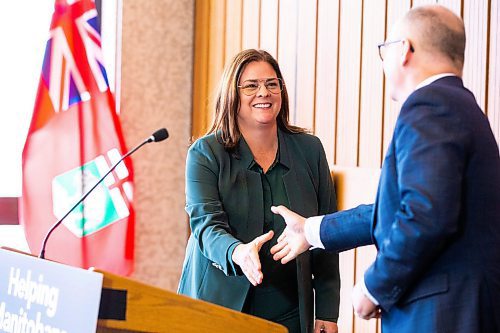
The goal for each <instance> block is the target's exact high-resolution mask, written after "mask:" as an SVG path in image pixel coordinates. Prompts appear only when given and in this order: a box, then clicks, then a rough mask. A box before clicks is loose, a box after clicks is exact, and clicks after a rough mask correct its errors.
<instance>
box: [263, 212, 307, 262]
mask: <svg viewBox="0 0 500 333" xmlns="http://www.w3.org/2000/svg"><path fill="white" fill-rule="evenodd" d="M271 210H272V212H273V213H274V214H279V215H281V216H282V217H283V218H284V219H285V222H286V228H285V230H284V231H283V233H282V234H281V235H280V236H279V237H278V243H277V244H276V245H275V246H273V247H272V248H271V254H273V259H274V260H276V261H277V260H281V263H282V264H286V263H287V262H289V261H291V260H293V259H295V258H297V256H298V255H299V254H301V253H302V252H305V251H307V250H308V249H309V248H310V247H311V245H310V244H309V243H308V242H307V240H306V236H305V234H304V225H305V222H306V219H305V218H304V217H302V216H300V215H299V214H297V213H294V212H292V211H291V210H289V209H288V208H286V207H285V206H278V207H274V206H273V207H271Z"/></svg>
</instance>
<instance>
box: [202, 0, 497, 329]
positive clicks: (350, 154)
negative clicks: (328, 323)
mask: <svg viewBox="0 0 500 333" xmlns="http://www.w3.org/2000/svg"><path fill="white" fill-rule="evenodd" d="M435 2H438V3H440V4H443V5H444V6H446V7H448V8H451V9H452V10H453V11H455V13H457V14H459V15H461V16H462V17H463V18H464V21H465V24H466V32H467V43H468V45H467V51H466V67H465V71H464V82H465V85H466V86H467V87H468V88H469V89H471V90H472V91H473V92H474V94H475V95H476V97H477V99H478V102H479V104H480V105H481V106H482V107H483V108H484V110H485V112H486V114H487V116H488V118H489V120H490V123H491V126H492V129H493V131H494V133H495V136H496V138H497V140H498V139H499V138H500V74H499V71H498V65H499V63H500V43H499V39H498V37H497V36H498V34H499V33H500V23H499V22H500V12H499V10H500V9H499V5H498V0H492V1H488V0H470V1H465V0H438V1H435V0H307V1H305V0H198V1H197V2H196V6H197V7H196V31H195V44H196V46H195V63H194V87H193V89H194V94H193V135H195V136H196V135H199V134H200V133H201V132H200V131H199V128H201V127H203V126H205V125H204V124H205V123H207V122H208V121H209V119H210V117H209V115H210V114H211V112H212V106H210V108H207V107H206V106H205V105H206V101H208V100H210V101H212V92H213V90H214V89H215V85H216V82H218V79H219V76H220V72H221V71H222V64H223V62H224V61H227V60H228V59H229V58H230V57H232V56H233V55H234V53H236V52H237V51H240V50H241V49H244V48H264V49H266V50H267V51H269V52H270V53H271V54H273V55H274V56H275V57H277V59H278V62H279V64H280V67H281V69H282V72H283V75H284V78H285V82H286V85H287V90H288V93H289V98H290V118H291V122H292V123H294V124H297V125H299V126H304V127H309V128H311V129H312V130H313V132H314V133H315V134H316V135H317V136H318V137H319V138H320V139H321V140H322V142H323V145H324V147H325V151H326V154H327V158H328V162H329V164H330V166H331V167H332V168H333V167H334V164H336V165H335V167H336V168H338V167H348V166H361V167H368V168H379V167H380V165H381V163H382V159H383V157H384V155H385V152H386V150H387V146H388V144H389V142H390V140H391V139H392V133H393V129H394V124H395V122H396V119H397V116H398V113H399V108H400V103H395V102H393V101H392V100H391V98H390V96H389V94H388V87H387V83H386V82H385V80H384V78H383V72H382V64H381V62H380V60H379V58H378V54H377V47H376V45H377V44H378V43H380V42H381V41H383V40H384V39H386V38H387V35H388V33H389V30H390V29H391V27H392V26H393V24H394V23H395V22H396V20H397V19H399V18H400V17H402V16H403V15H404V13H406V12H407V10H408V9H410V8H411V7H413V6H419V5H422V4H427V3H435ZM210 105H211V104H210ZM202 125H203V126H202ZM375 253H376V252H375V250H374V248H373V247H365V248H360V249H357V250H356V251H354V250H353V251H347V252H345V253H342V254H341V256H340V266H341V276H342V289H341V317H340V319H339V328H340V332H341V333H348V332H366V333H368V332H370V333H375V332H380V321H368V322H366V321H361V320H358V319H356V318H355V317H354V316H353V312H352V307H351V298H350V293H351V290H352V286H353V285H354V283H356V281H358V282H359V279H360V278H361V277H362V275H363V272H364V270H365V268H366V267H367V266H368V265H370V264H371V262H372V260H373V258H374V256H375Z"/></svg>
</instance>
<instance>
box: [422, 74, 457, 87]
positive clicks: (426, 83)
mask: <svg viewBox="0 0 500 333" xmlns="http://www.w3.org/2000/svg"><path fill="white" fill-rule="evenodd" d="M446 76H456V74H453V73H441V74H436V75H433V76H429V77H428V78H427V79H425V80H423V81H422V82H420V83H419V84H418V85H417V86H416V87H415V90H417V89H420V88H423V87H425V86H428V85H429V84H431V83H432V82H434V81H436V80H439V79H441V78H443V77H446Z"/></svg>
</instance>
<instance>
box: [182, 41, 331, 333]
mask: <svg viewBox="0 0 500 333" xmlns="http://www.w3.org/2000/svg"><path fill="white" fill-rule="evenodd" d="M288 116H289V108H288V95H287V90H286V85H285V83H284V81H283V76H282V75H281V71H280V69H279V66H278V63H277V62H276V60H275V59H274V58H273V57H272V56H271V55H270V54H269V53H267V52H265V51H260V50H253V49H251V50H245V51H242V52H240V53H239V54H237V55H236V56H235V57H234V58H233V60H232V61H231V62H230V63H229V64H228V65H227V67H226V68H225V70H224V73H223V75H222V79H221V82H220V85H219V87H218V92H217V96H216V103H215V116H214V121H213V124H212V127H211V128H210V130H209V131H208V133H207V135H206V136H204V137H202V138H200V139H198V140H197V141H196V142H195V143H194V144H193V145H192V146H191V148H190V149H189V152H188V156H187V169H186V211H187V213H188V214H189V217H190V226H191V231H192V233H191V236H190V238H189V241H188V245H187V249H186V258H185V261H184V266H183V272H182V276H181V279H180V284H179V293H181V294H185V295H188V296H191V297H194V298H198V299H202V300H205V301H209V302H212V303H216V304H219V305H222V306H225V307H228V308H231V309H234V310H238V311H242V312H245V313H248V314H251V315H255V316H258V317H261V318H264V319H267V320H271V321H274V322H277V323H280V324H282V325H285V326H286V327H287V328H288V330H289V332H291V333H293V332H297V333H298V332H318V333H319V332H328V333H330V332H337V325H336V323H335V322H336V321H337V317H338V308H339V289H340V277H339V270H338V255H337V254H333V253H327V252H325V251H319V250H318V251H316V250H313V251H308V252H307V253H304V254H303V255H301V256H300V257H298V258H297V259H296V260H294V261H293V262H290V263H288V264H286V265H282V264H281V263H279V262H277V261H274V260H273V258H272V255H271V253H270V248H271V247H272V246H273V245H275V244H276V242H277V236H278V235H280V234H281V233H282V231H283V229H284V228H285V223H284V221H283V219H282V218H281V217H280V216H278V215H274V214H273V213H272V212H271V209H270V208H271V206H273V205H274V206H277V205H284V206H286V207H288V208H290V209H292V210H295V211H298V212H301V213H302V215H305V216H312V215H323V214H326V213H330V212H333V211H335V210H336V198H335V191H334V187H333V183H332V179H331V176H330V171H329V167H328V163H327V160H326V156H325V152H324V149H323V146H322V145H321V142H320V141H319V139H318V138H316V137H314V136H312V135H309V134H306V131H305V130H304V129H302V128H300V127H296V126H293V125H291V124H289V121H288ZM313 288H314V290H315V293H314V294H313ZM314 315H315V318H313V316H314Z"/></svg>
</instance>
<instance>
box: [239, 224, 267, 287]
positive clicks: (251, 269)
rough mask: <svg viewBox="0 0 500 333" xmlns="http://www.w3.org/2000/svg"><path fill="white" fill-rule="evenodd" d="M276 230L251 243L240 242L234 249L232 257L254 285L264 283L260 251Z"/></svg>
mask: <svg viewBox="0 0 500 333" xmlns="http://www.w3.org/2000/svg"><path fill="white" fill-rule="evenodd" d="M273 235H274V232H273V231H272V230H271V231H269V232H268V233H266V234H264V235H261V236H259V237H257V238H255V239H254V240H253V241H251V242H250V243H246V244H240V245H238V246H236V248H235V249H234V251H233V256H232V259H233V261H234V262H235V263H236V264H237V265H239V266H240V268H241V270H242V271H243V274H245V276H246V277H247V279H248V281H250V283H251V284H253V285H254V286H256V285H258V284H260V283H262V278H263V277H264V276H263V274H262V267H261V265H260V259H259V251H260V249H261V248H262V245H264V243H265V242H267V241H269V240H271V239H272V238H273Z"/></svg>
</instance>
